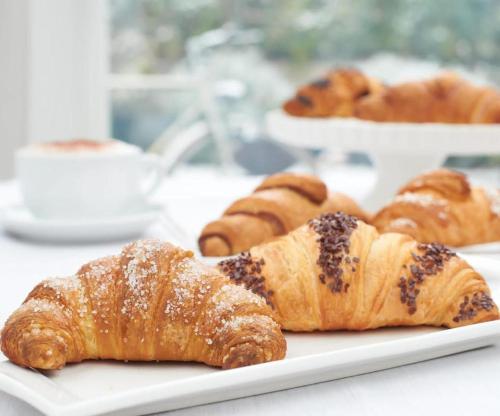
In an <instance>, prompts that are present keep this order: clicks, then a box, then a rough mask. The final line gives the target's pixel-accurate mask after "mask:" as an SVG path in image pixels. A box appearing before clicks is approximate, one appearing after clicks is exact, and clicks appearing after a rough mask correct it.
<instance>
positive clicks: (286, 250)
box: [219, 213, 499, 331]
mask: <svg viewBox="0 0 500 416" xmlns="http://www.w3.org/2000/svg"><path fill="white" fill-rule="evenodd" d="M219 269H220V270H221V271H222V272H223V273H225V274H226V275H227V276H229V277H230V278H231V279H232V280H233V281H234V282H236V283H238V284H241V285H243V286H245V287H247V288H248V289H251V290H252V291H254V292H255V293H257V294H259V295H261V296H262V297H264V298H265V299H266V300H267V302H268V303H269V304H270V305H272V307H273V308H274V310H275V312H276V314H277V316H278V317H279V320H280V322H281V323H282V325H283V328H285V329H287V330H292V331H314V330H334V329H349V330H364V329H370V328H379V327H384V326H411V325H432V326H444V327H457V326H462V325H468V324H472V323H477V322H484V321H489V320H494V319H498V318H499V314H498V309H497V306H496V305H495V303H494V302H493V300H492V298H491V294H490V290H489V288H488V285H487V284H486V282H485V281H484V279H483V278H482V277H481V276H480V275H479V274H478V273H477V272H476V271H475V270H473V269H472V268H471V267H470V266H469V265H468V264H467V263H466V262H465V261H464V260H462V259H461V258H460V257H458V256H457V255H456V254H455V253H453V252H451V251H450V250H449V249H447V248H445V247H444V246H442V245H439V244H421V243H417V242H416V241H415V240H413V239H412V238H411V237H410V236H408V235H404V234H396V233H387V234H382V235H381V234H379V233H378V232H377V230H376V229H375V228H374V227H372V226H370V225H367V224H365V223H363V222H362V221H360V220H357V219H355V218H354V217H351V216H348V215H346V214H343V213H336V214H323V215H321V216H320V217H318V218H316V219H314V220H311V221H310V222H309V223H308V224H306V225H304V226H302V227H300V228H298V229H297V230H295V231H293V232H291V233H289V234H288V235H286V236H284V237H281V238H279V239H276V240H274V241H271V242H269V243H266V244H262V245H260V246H256V247H253V248H252V249H250V251H249V252H245V253H243V254H241V255H239V256H237V257H235V258H232V259H229V260H225V261H222V262H221V263H219Z"/></svg>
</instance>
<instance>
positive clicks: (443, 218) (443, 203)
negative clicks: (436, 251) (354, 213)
mask: <svg viewBox="0 0 500 416" xmlns="http://www.w3.org/2000/svg"><path fill="white" fill-rule="evenodd" d="M373 224H374V225H375V226H376V227H377V228H378V230H379V231H380V232H400V233H405V234H408V235H411V236H412V237H413V238H415V239H417V240H418V241H421V242H432V241H438V242H440V243H442V244H446V245H449V246H453V247H460V246H465V245H470V244H478V243H487V242H492V241H500V192H499V191H498V190H497V189H487V188H482V187H475V186H471V185H470V183H469V181H468V180H467V178H466V176H465V175H463V174H462V173H459V172H455V171H451V170H448V169H438V170H435V171H432V172H428V173H425V174H422V175H420V176H418V177H416V178H415V179H413V180H412V181H410V182H409V183H408V184H407V185H405V186H404V187H403V188H402V189H401V190H400V191H399V192H398V195H397V196H396V197H395V198H394V199H393V200H392V201H391V202H390V203H389V204H387V205H386V206H385V207H383V208H382V209H381V210H380V211H379V212H378V213H377V214H376V215H375V217H374V219H373Z"/></svg>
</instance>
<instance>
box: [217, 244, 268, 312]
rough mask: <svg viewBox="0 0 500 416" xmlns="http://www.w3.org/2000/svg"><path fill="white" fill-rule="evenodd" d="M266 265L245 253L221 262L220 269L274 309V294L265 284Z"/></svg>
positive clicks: (262, 260)
mask: <svg viewBox="0 0 500 416" xmlns="http://www.w3.org/2000/svg"><path fill="white" fill-rule="evenodd" d="M264 264H265V261H264V259H262V258H261V259H259V260H256V259H254V258H252V255H251V254H250V253H249V252H248V251H245V252H243V253H241V254H239V255H238V256H236V257H233V258H230V259H228V260H223V261H221V262H219V263H218V267H219V269H220V270H221V271H222V273H224V274H225V275H226V276H228V277H229V278H230V279H231V280H232V281H233V282H235V283H236V284H238V285H243V286H244V287H245V288H247V289H248V290H251V291H252V292H253V293H256V294H257V295H259V296H262V297H263V298H264V299H265V300H266V303H267V304H268V305H269V306H271V307H272V308H274V305H273V303H272V301H271V296H272V295H273V293H274V292H273V291H272V290H266V287H265V284H264V282H265V278H264V276H263V275H262V266H264Z"/></svg>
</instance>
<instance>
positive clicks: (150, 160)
mask: <svg viewBox="0 0 500 416" xmlns="http://www.w3.org/2000/svg"><path fill="white" fill-rule="evenodd" d="M142 160H143V164H144V168H145V170H146V172H147V173H149V174H152V175H153V179H152V180H151V183H150V184H149V186H147V187H146V188H145V189H144V196H149V195H151V194H152V193H154V192H155V191H156V190H157V189H158V187H159V186H160V184H161V182H162V180H163V175H164V173H165V172H164V169H163V163H162V160H161V159H160V157H159V156H157V155H153V154H145V155H144V156H143V159H142Z"/></svg>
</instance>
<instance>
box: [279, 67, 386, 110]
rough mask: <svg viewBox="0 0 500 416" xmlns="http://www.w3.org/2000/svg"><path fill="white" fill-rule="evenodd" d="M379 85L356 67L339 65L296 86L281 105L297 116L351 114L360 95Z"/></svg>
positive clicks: (367, 93)
mask: <svg viewBox="0 0 500 416" xmlns="http://www.w3.org/2000/svg"><path fill="white" fill-rule="evenodd" d="M383 89H384V87H383V85H382V84H381V83H380V82H379V81H377V80H375V79H374V78H371V77H368V76H366V75H365V74H363V73H362V72H360V71H358V70H356V69H352V68H340V69H336V70H333V71H330V72H329V73H328V74H327V75H326V76H325V77H324V78H321V79H319V80H317V81H313V82H311V83H310V84H307V85H304V86H303V87H300V88H299V90H298V91H297V94H296V95H295V96H294V97H293V98H291V99H290V100H288V101H286V102H285V104H283V109H284V110H285V111H286V112H287V113H288V114H290V115H292V116H299V117H330V116H336V117H352V116H353V114H354V111H355V106H356V103H357V102H358V101H359V100H360V99H362V98H363V97H367V96H371V95H374V94H377V93H379V92H381V91H382V90H383Z"/></svg>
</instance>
